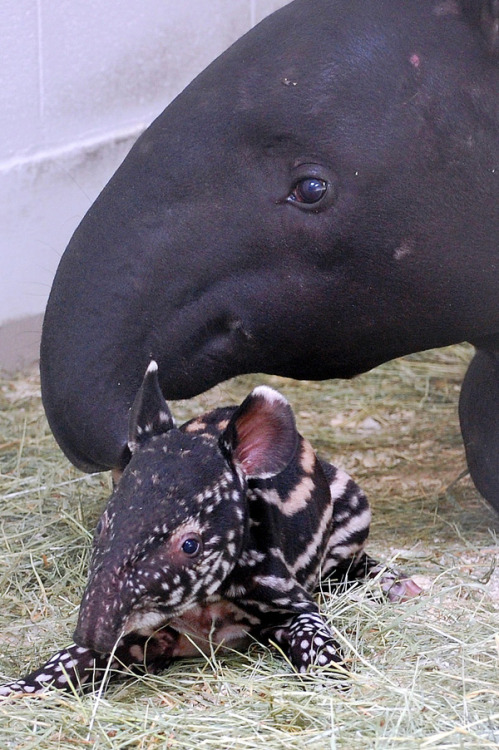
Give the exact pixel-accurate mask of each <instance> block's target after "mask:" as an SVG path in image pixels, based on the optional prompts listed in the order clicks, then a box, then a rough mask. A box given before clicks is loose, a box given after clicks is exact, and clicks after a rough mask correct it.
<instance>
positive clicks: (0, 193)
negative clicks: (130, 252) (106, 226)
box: [0, 0, 288, 324]
mask: <svg viewBox="0 0 499 750" xmlns="http://www.w3.org/2000/svg"><path fill="white" fill-rule="evenodd" d="M287 2H288V0H189V1H188V2H187V0H0V21H1V29H2V34H1V37H2V41H1V44H0V133H1V138H0V260H1V271H0V324H2V323H3V322H5V321H7V320H10V319H14V318H19V317H23V316H27V315H33V314H36V313H40V312H42V311H43V309H44V307H45V303H46V300H47V296H48V293H49V289H50V284H51V281H52V278H53V275H54V273H55V269H56V266H57V263H58V260H59V258H60V256H61V254H62V252H63V250H64V248H65V246H66V244H67V242H68V240H69V238H70V236H71V234H72V232H73V231H74V229H75V228H76V226H77V224H78V222H79V220H80V219H81V218H82V216H83V215H84V213H85V212H86V210H87V208H88V207H89V205H90V203H91V202H92V201H93V200H94V198H95V197H96V195H97V194H98V192H99V191H100V190H101V189H102V187H103V186H104V184H105V183H106V182H107V180H108V179H109V177H110V176H111V175H112V173H113V172H114V170H115V169H116V167H117V166H118V164H119V163H120V162H121V160H122V159H123V157H124V156H125V154H126V153H127V151H128V149H129V148H130V146H131V145H132V143H133V141H134V139H135V138H136V137H137V135H138V134H139V133H140V132H141V130H142V129H143V128H144V127H145V126H146V125H147V124H148V123H149V122H150V121H151V120H152V119H153V118H154V117H155V116H156V115H157V114H159V113H160V112H161V110H162V109H163V108H164V107H165V106H166V105H167V104H168V102H169V101H171V99H172V98H173V97H174V96H175V95H176V94H177V93H178V92H179V91H181V90H182V89H183V88H184V87H185V85H186V84H187V83H188V82H189V81H190V80H191V79H192V78H193V77H194V76H195V75H196V74H197V73H198V72H200V71H201V70H202V69H203V68H204V67H205V66H206V65H207V64H208V63H209V62H210V61H211V60H212V59H214V58H215V57H216V56H217V55H218V54H220V52H222V51H223V50H224V49H225V48H226V47H228V46H229V44H231V43H232V42H233V41H234V40H235V39H237V38H238V37H239V36H241V35H242V34H243V33H244V32H245V31H247V30H248V29H249V28H250V27H251V26H252V25H254V24H255V23H256V22H257V21H259V20H260V19H261V18H263V17H264V16H265V15H267V14H268V13H270V12H272V11H273V10H276V9H277V8H278V7H281V6H282V5H285V4H286V3H287Z"/></svg>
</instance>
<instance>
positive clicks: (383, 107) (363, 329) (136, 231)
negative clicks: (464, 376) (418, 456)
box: [41, 0, 499, 471]
mask: <svg viewBox="0 0 499 750" xmlns="http://www.w3.org/2000/svg"><path fill="white" fill-rule="evenodd" d="M483 5H484V9H485V11H486V12H485V11H484V13H482V14H479V15H477V14H476V13H475V12H474V10H473V11H470V10H469V8H470V7H471V6H469V3H463V4H462V5H461V4H460V3H459V2H457V0H456V1H455V2H453V1H452V0H447V1H445V2H443V1H442V0H423V1H422V0H400V2H397V3H393V1H392V0H349V1H348V2H346V1H345V0H295V2H292V3H290V4H289V5H288V6H286V7H285V8H284V9H282V10H281V11H279V12H277V13H275V14H273V15H272V16H270V17H269V18H268V19H266V20H265V21H264V22H262V23H261V24H260V25H259V26H257V27H256V28H255V29H253V30H252V31H251V32H249V33H248V34H247V35H246V36H245V37H243V38H242V39H241V40H239V42H237V43H236V44H235V45H233V46H232V47H231V48H230V49H229V50H228V51H227V52H226V53H225V54H223V55H222V56H221V57H220V58H218V59H217V60H216V61H215V62H214V63H213V64H212V65H211V66H210V67H209V68H207V70H206V71H204V73H202V74H201V75H200V76H199V77H198V78H197V79H196V80H195V81H194V82H193V83H192V84H191V85H190V86H189V87H188V88H187V89H186V90H185V91H184V92H183V93H182V94H181V95H180V96H179V97H178V98H177V99H176V100H175V101H174V102H173V103H172V104H171V105H170V106H169V107H167V109H166V110H165V111H164V112H163V113H162V114H161V115H160V116H159V118H158V119H157V120H156V121H155V122H154V123H153V125H152V126H151V127H150V128H149V129H148V130H147V131H146V132H145V133H144V135H143V136H142V137H141V138H140V139H139V140H138V142H137V143H136V145H135V146H134V148H133V149H132V151H131V152H130V154H129V156H128V157H127V158H126V159H125V161H124V163H123V165H122V166H121V168H120V169H119V170H118V171H117V173H116V174H115V175H114V177H113V178H112V179H111V181H110V182H109V184H108V185H107V187H106V188H105V189H104V191H103V192H102V194H101V195H100V196H99V198H98V199H97V201H96V202H95V204H94V205H93V206H92V208H91V209H90V211H89V212H88V214H87V215H86V217H85V218H84V219H83V221H82V223H81V224H80V226H79V227H78V229H77V230H76V232H75V234H74V236H73V238H72V240H71V242H70V244H69V246H68V248H67V250H66V252H65V254H64V256H63V258H62V260H61V263H60V267H59V269H58V272H57V275H56V278H55V281H54V285H53V289H52V293H51V296H50V300H49V303H48V307H47V312H46V317H45V322H44V330H43V339H42V348H41V375H42V393H43V399H44V405H45V408H46V412H47V416H48V419H49V421H50V424H51V427H52V429H53V431H54V434H55V436H56V438H57V440H58V441H59V443H60V445H61V447H62V448H63V450H64V451H65V452H66V454H67V455H68V457H69V458H70V459H71V460H72V461H73V462H74V463H75V464H76V465H78V466H80V467H81V468H83V469H84V470H88V471H92V470H99V469H104V468H110V467H116V466H119V465H121V464H123V462H124V461H125V460H126V448H125V446H126V428H127V418H128V411H129V408H130V405H131V403H132V401H133V397H134V394H135V393H136V391H137V388H138V385H139V384H140V381H141V377H142V373H143V371H144V369H145V367H146V365H147V362H148V361H149V360H150V359H151V358H155V359H156V360H157V361H158V363H159V371H160V373H161V380H162V382H161V385H162V388H163V389H164V393H165V396H166V397H167V398H179V397H187V396H190V395H193V394H195V393H198V392H201V391H203V390H204V389H206V388H207V387H209V386H211V385H213V384H215V383H217V382H219V381H221V380H224V379H226V378H228V377H231V376H232V375H235V374H238V373H243V372H250V371H264V372H272V373H279V374H285V375H289V376H292V377H298V378H300V377H305V378H316V379H322V378H333V377H352V376H354V375H356V374H357V373H360V372H363V371H365V370H368V369H370V368H372V367H374V366H376V365H378V364H379V363H381V362H384V361H386V360H389V359H391V358H393V357H397V356H400V355H403V354H406V353H409V352H413V351H418V350H422V349H426V348H430V347H435V346H443V345H447V344H451V343H455V342H459V341H464V340H467V341H471V342H472V343H478V344H479V343H480V342H482V341H484V340H489V341H495V340H496V337H497V339H499V306H498V304H497V300H498V297H499V273H498V268H497V263H498V256H497V228H498V224H499V219H498V200H497V197H498V196H497V179H498V172H497V168H498V144H499V138H498V121H499V118H498V114H497V101H498V93H499V91H498V88H499V86H498V74H497V62H496V58H495V57H494V54H493V53H492V52H491V42H490V33H489V35H488V36H487V34H484V33H483V30H484V28H483V27H484V24H485V26H486V30H487V31H488V32H489V31H490V28H491V24H492V21H491V24H488V25H487V19H488V18H489V17H488V16H487V13H489V15H490V13H492V12H493V11H492V10H491V8H492V7H493V6H492V5H490V4H489V2H484V3H483ZM492 20H493V19H492ZM494 44H495V42H494Z"/></svg>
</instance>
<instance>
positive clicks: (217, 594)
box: [0, 363, 419, 695]
mask: <svg viewBox="0 0 499 750" xmlns="http://www.w3.org/2000/svg"><path fill="white" fill-rule="evenodd" d="M129 445H130V449H131V452H132V458H131V460H130V463H129V464H128V466H127V467H126V469H125V471H124V473H123V476H122V477H121V479H120V481H119V484H118V485H117V487H116V489H115V491H114V492H113V495H112V496H111V498H110V500H109V502H108V505H107V507H106V509H105V511H104V513H103V515H102V517H101V519H100V521H99V524H98V526H97V529H96V535H95V543H94V551H93V557H92V562H91V565H90V575H89V581H88V585H87V588H86V590H85V593H84V596H83V600H82V603H81V607H80V614H79V619H78V625H77V628H76V631H75V645H72V646H70V647H69V648H67V649H64V650H63V651H60V652H59V653H57V654H55V655H54V656H53V657H52V658H51V659H50V660H49V661H48V662H47V663H46V664H45V665H44V666H43V667H42V668H41V669H38V670H36V671H35V672H33V673H32V674H31V675H28V676H27V677H24V678H23V679H21V680H18V681H16V682H14V683H10V684H9V685H5V686H3V687H1V688H0V695H9V694H11V693H16V692H21V693H22V692H24V693H31V694H33V693H38V692H41V691H43V690H44V689H46V688H47V686H49V685H54V686H55V687H57V688H62V689H69V688H71V686H73V687H81V688H82V689H84V688H85V687H87V688H88V687H90V688H91V687H94V686H95V685H97V684H98V683H99V682H100V681H101V679H102V677H103V674H104V672H105V671H106V669H107V671H109V670H111V671H113V672H114V671H116V670H119V668H120V667H127V668H131V669H132V670H136V669H139V670H140V669H145V670H146V671H149V672H156V671H158V670H161V669H163V668H164V667H166V666H167V665H168V664H169V663H170V662H171V661H172V660H173V659H176V658H179V657H186V656H195V655H198V654H199V653H200V652H205V653H211V652H212V649H213V648H215V649H216V650H217V652H218V650H219V649H221V650H223V649H241V648H245V647H247V646H248V644H249V643H250V642H251V641H252V640H254V639H257V640H260V641H262V642H266V643H268V642H271V643H274V644H277V646H278V647H279V649H280V650H281V651H282V652H284V654H285V655H286V656H287V658H288V659H289V661H290V663H291V664H292V666H293V667H294V669H295V670H296V671H297V672H298V673H300V674H302V675H306V674H307V673H310V672H312V671H314V670H316V669H325V668H328V667H329V668H332V669H333V670H335V669H336V671H337V669H338V665H341V664H342V656H341V653H340V649H339V646H338V644H337V642H336V641H335V639H334V636H333V633H332V631H331V629H330V627H329V625H328V624H327V623H326V622H325V620H324V619H323V618H322V617H321V615H320V613H319V609H318V606H317V603H316V600H315V598H314V591H315V590H316V589H317V587H318V585H319V584H320V583H321V581H324V580H325V579H327V578H332V579H334V580H345V581H348V580H358V579H362V578H366V577H369V576H375V575H379V576H380V580H381V583H382V586H383V588H384V589H385V590H386V592H387V595H388V596H389V597H390V598H391V599H397V600H403V599H406V598H409V597H411V596H414V595H416V594H417V593H418V592H419V589H418V587H417V586H416V584H414V583H413V582H412V581H411V580H410V579H407V578H405V577H404V576H401V575H399V574H397V573H395V572H393V571H383V569H382V567H381V566H379V565H378V563H376V561H374V560H372V559H371V558H370V557H369V556H368V555H366V553H365V551H364V546H365V543H366V540H367V536H368V533H369V523H370V517H371V516H370V510H369V505H368V502H367V499H366V497H365V495H364V493H363V492H362V491H361V489H360V488H359V487H358V486H357V485H356V484H355V482H354V481H353V480H352V479H351V478H350V477H349V476H348V474H346V473H345V472H344V471H342V470H341V469H337V468H335V467H334V466H332V465H331V464H329V463H326V462H324V461H321V460H320V459H318V457H317V456H316V454H315V452H314V450H313V448H312V446H311V445H310V443H308V442H307V441H306V440H305V439H304V438H303V437H302V436H301V435H300V434H299V433H298V432H297V430H296V427H295V423H294V418H293V414H292V411H291V408H290V406H289V404H288V403H287V401H286V400H285V399H284V398H283V397H282V396H281V395H280V394H279V393H277V392H276V391H274V390H272V389H270V388H267V387H264V386H262V387H260V388H257V389H255V390H254V391H253V392H252V393H251V394H250V395H249V396H248V397H247V399H246V400H245V401H244V402H243V404H241V406H239V407H228V408H223V409H215V410H214V411H212V412H210V413H208V414H205V415H203V416H201V417H199V418H197V419H195V420H192V421H190V422H187V423H186V424H185V425H183V426H182V427H180V428H179V429H177V428H176V427H175V425H174V422H173V418H172V417H171V414H170V411H169V409H168V406H167V404H166V402H165V401H164V399H163V396H162V394H161V392H160V389H159V385H158V381H157V375H156V368H155V363H151V365H150V367H149V368H148V371H147V373H146V376H145V378H144V383H143V385H142V388H141V390H140V392H139V394H138V396H137V399H136V402H135V405H134V407H133V409H132V413H131V422H130V441H129ZM110 653H112V657H111V663H110V657H109V654H110Z"/></svg>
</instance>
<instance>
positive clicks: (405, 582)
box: [327, 552, 421, 602]
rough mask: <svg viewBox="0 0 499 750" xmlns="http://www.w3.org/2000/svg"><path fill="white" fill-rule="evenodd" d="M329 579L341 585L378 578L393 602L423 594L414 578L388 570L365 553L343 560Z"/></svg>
mask: <svg viewBox="0 0 499 750" xmlns="http://www.w3.org/2000/svg"><path fill="white" fill-rule="evenodd" d="M327 578H328V579H329V580H332V581H337V582H339V583H354V582H355V581H364V580H368V579H373V578H378V579H379V583H380V586H381V589H382V591H383V593H384V594H385V595H386V597H387V598H388V599H389V600H390V601H391V602H406V601H408V600H409V599H413V598H414V597H415V596H419V594H420V593H421V588H420V587H419V586H418V585H417V583H415V581H413V580H412V578H408V576H406V575H405V573H403V572H401V571H400V570H397V569H396V568H391V567H390V568H387V567H386V566H385V565H384V564H383V563H380V562H378V560H374V559H373V558H372V557H370V556H369V555H367V554H366V553H365V552H361V553H360V554H359V555H356V556H355V557H354V558H353V559H350V560H343V561H342V562H341V563H339V564H338V565H337V566H336V567H335V569H334V570H333V571H332V572H331V573H330V574H329V575H328V576H327Z"/></svg>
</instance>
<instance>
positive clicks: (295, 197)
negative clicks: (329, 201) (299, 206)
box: [289, 177, 327, 205]
mask: <svg viewBox="0 0 499 750" xmlns="http://www.w3.org/2000/svg"><path fill="white" fill-rule="evenodd" d="M326 192H327V182H326V181H325V180H321V179H319V178H318V177H305V178H303V179H301V180H299V181H298V182H297V183H296V184H295V186H294V188H293V190H292V192H291V193H290V196H289V198H290V200H292V201H297V202H298V203H307V204H309V205H310V204H313V203H318V202H319V201H320V200H322V198H323V197H324V196H325V194H326Z"/></svg>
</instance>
